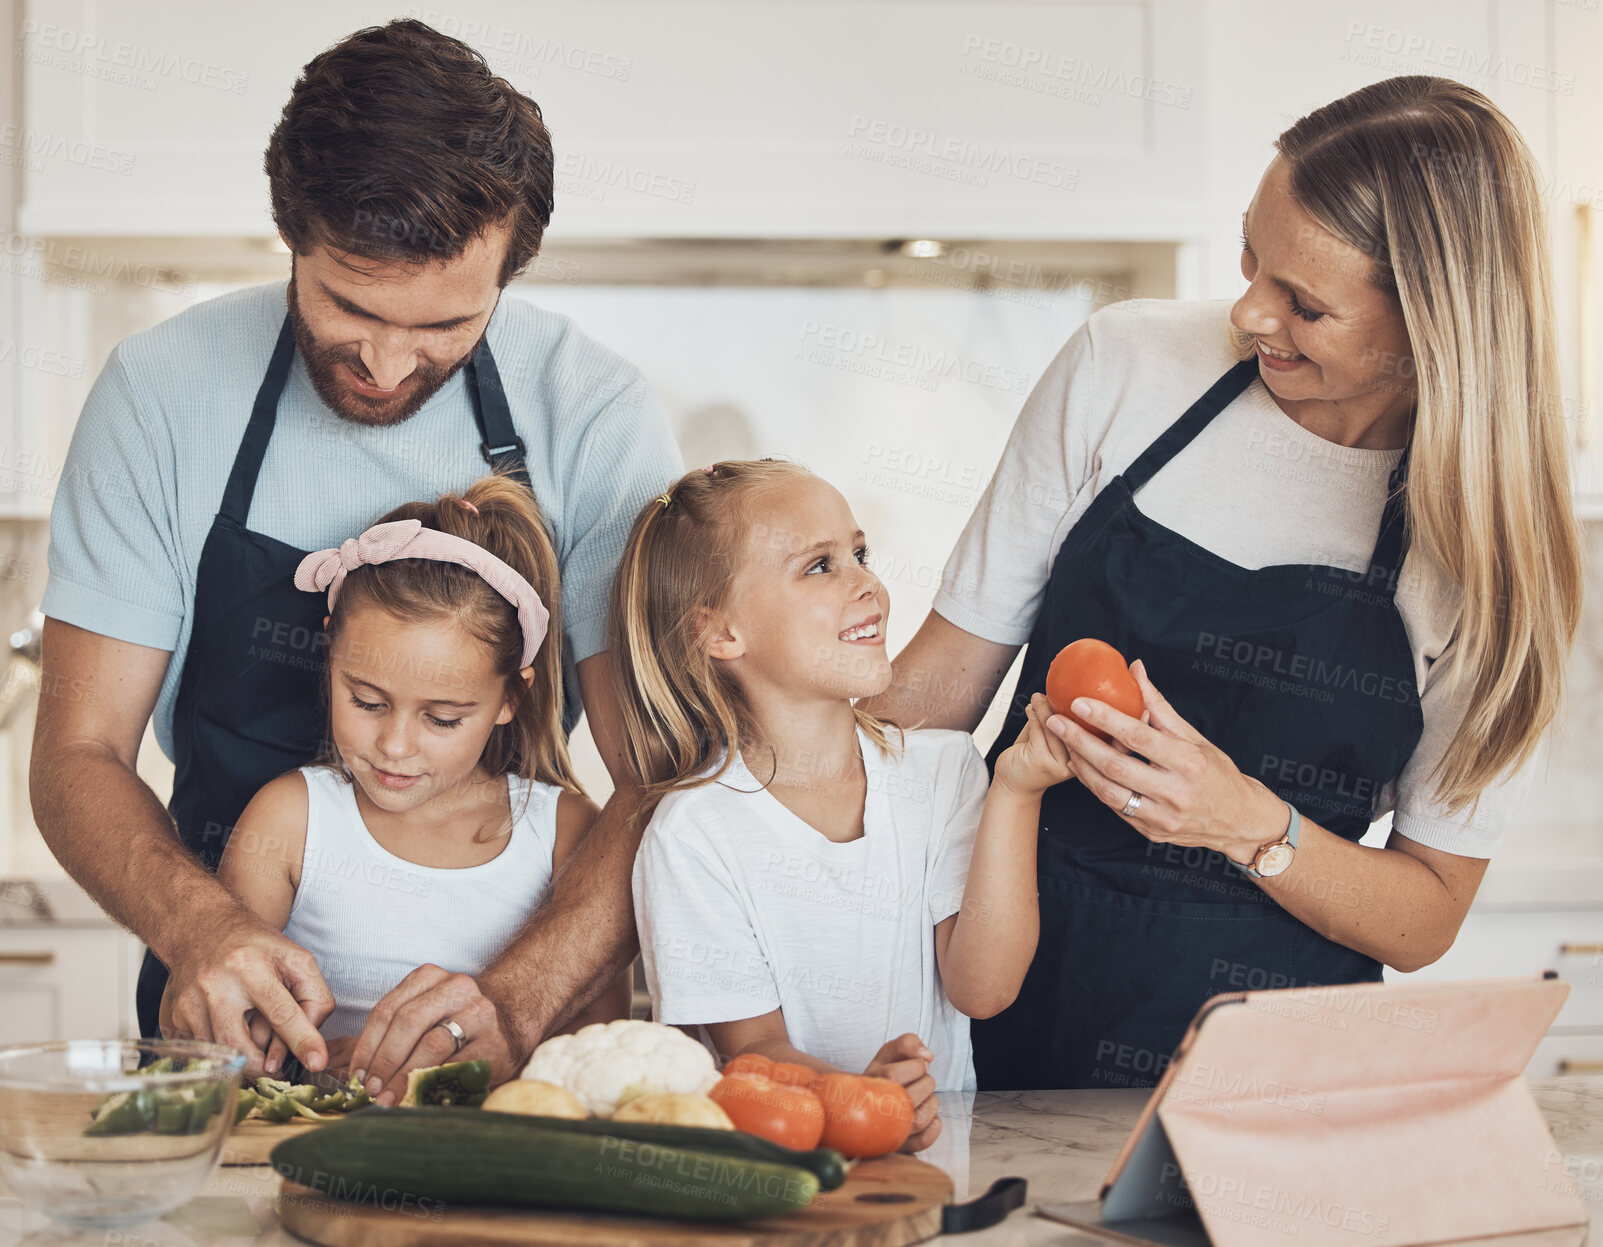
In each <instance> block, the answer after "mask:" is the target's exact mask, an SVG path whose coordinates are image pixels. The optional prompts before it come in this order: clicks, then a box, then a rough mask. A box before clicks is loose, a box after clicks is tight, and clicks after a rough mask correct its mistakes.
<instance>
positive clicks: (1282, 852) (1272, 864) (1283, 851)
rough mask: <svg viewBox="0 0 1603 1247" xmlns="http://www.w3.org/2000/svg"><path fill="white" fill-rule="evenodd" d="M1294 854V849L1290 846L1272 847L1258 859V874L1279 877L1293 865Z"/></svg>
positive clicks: (1278, 845) (1277, 845)
mask: <svg viewBox="0 0 1603 1247" xmlns="http://www.w3.org/2000/svg"><path fill="white" fill-rule="evenodd" d="M1292 853H1293V849H1292V847H1291V846H1290V845H1289V844H1272V845H1270V846H1269V847H1268V848H1267V849H1265V850H1264V851H1263V854H1262V855H1261V856H1260V857H1259V858H1258V873H1259V874H1260V875H1264V876H1266V877H1267V876H1269V875H1278V874H1279V873H1280V872H1281V871H1282V870H1284V869H1285V868H1286V867H1287V866H1290V865H1291V858H1292Z"/></svg>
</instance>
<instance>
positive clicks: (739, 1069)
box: [723, 1052, 774, 1078]
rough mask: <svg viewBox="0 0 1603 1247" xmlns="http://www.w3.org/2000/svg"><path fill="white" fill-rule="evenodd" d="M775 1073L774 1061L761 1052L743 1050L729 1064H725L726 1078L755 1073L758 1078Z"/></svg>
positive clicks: (769, 1076)
mask: <svg viewBox="0 0 1603 1247" xmlns="http://www.w3.org/2000/svg"><path fill="white" fill-rule="evenodd" d="M773 1073H774V1063H773V1061H771V1060H770V1059H769V1058H767V1057H765V1056H763V1054H762V1053H760V1052H742V1053H741V1054H740V1055H739V1056H737V1057H733V1058H732V1059H731V1060H730V1062H729V1064H728V1065H726V1066H724V1069H723V1074H724V1077H725V1078H740V1077H743V1076H751V1075H755V1076H756V1077H758V1078H771V1077H772V1076H773Z"/></svg>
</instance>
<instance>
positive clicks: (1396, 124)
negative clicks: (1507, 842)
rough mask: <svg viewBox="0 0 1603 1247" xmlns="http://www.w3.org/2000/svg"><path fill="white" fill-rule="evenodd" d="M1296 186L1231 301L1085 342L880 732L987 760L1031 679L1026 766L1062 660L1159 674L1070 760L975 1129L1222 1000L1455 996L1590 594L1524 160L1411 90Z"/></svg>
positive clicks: (1297, 161) (1298, 135)
mask: <svg viewBox="0 0 1603 1247" xmlns="http://www.w3.org/2000/svg"><path fill="white" fill-rule="evenodd" d="M1276 147H1277V151H1278V155H1277V156H1276V158H1275V159H1274V160H1273V162H1272V163H1271V164H1270V166H1269V168H1268V170H1267V171H1266V173H1265V174H1264V177H1263V181H1262V183H1261V184H1260V185H1259V187H1258V191H1257V194H1256V195H1255V196H1254V197H1253V200H1252V202H1251V204H1250V205H1249V206H1248V208H1247V211H1246V213H1245V214H1244V216H1243V228H1244V233H1243V239H1242V256H1241V268H1242V274H1243V276H1244V277H1245V278H1246V279H1247V282H1248V288H1247V291H1246V293H1245V294H1243V295H1242V296H1241V297H1240V298H1239V299H1238V300H1236V301H1235V303H1234V304H1233V305H1231V304H1228V303H1225V302H1219V303H1201V302H1199V303H1181V302H1156V301H1139V302H1135V303H1129V304H1122V305H1116V306H1114V307H1110V308H1107V309H1105V310H1103V311H1101V312H1099V313H1097V314H1096V315H1094V316H1092V317H1091V318H1090V320H1089V321H1088V322H1087V324H1086V325H1085V326H1084V327H1083V328H1082V329H1081V330H1079V331H1078V332H1077V333H1076V334H1075V335H1074V336H1073V337H1072V338H1071V339H1070V340H1069V342H1068V345H1067V346H1065V348H1064V349H1063V351H1062V352H1061V353H1060V354H1059V356H1058V358H1057V360H1056V361H1055V362H1054V363H1053V365H1052V366H1051V368H1050V369H1049V370H1048V371H1047V373H1046V374H1045V376H1044V377H1043V378H1042V380H1041V382H1040V384H1039V385H1038V386H1037V387H1036V390H1035V392H1034V393H1033V394H1032V395H1031V397H1030V399H1029V401H1028V402H1027V403H1026V405H1025V408H1024V410H1023V413H1022V414H1021V415H1020V417H1019V420H1018V423H1017V425H1016V426H1015V428H1014V430H1013V433H1012V436H1011V438H1010V440H1009V442H1008V445H1007V449H1006V450H1005V452H1004V453H1003V457H1002V462H1001V464H1000V466H999V468H998V470H997V473H996V476H995V478H994V479H993V481H992V482H991V484H990V486H989V488H988V489H987V491H986V494H985V497H984V498H983V500H982V501H981V503H980V506H979V509H978V510H977V512H976V514H975V515H974V517H973V518H972V519H971V520H970V522H969V524H968V526H967V528H966V529H965V531H964V533H963V536H962V537H961V538H960V540H959V542H958V545H957V548H956V549H955V550H954V552H953V554H952V557H951V559H950V561H949V562H948V564H947V567H946V574H945V578H944V582H943V587H942V589H941V592H940V593H939V594H938V595H937V597H936V599H935V609H934V610H933V611H932V612H931V613H930V615H929V617H928V618H927V619H926V620H925V622H924V624H923V626H922V627H921V628H920V630H919V632H918V634H917V635H916V636H915V637H914V638H913V640H912V642H911V643H910V644H909V645H908V646H907V648H906V649H905V650H904V651H903V652H902V653H901V654H900V655H898V657H897V659H896V662H895V665H894V667H895V683H894V684H893V686H892V688H891V690H890V691H889V692H887V693H886V694H884V695H883V696H882V697H880V698H877V699H875V701H874V703H873V704H872V705H871V706H870V707H868V708H869V709H871V710H872V712H873V713H875V714H878V715H880V716H882V717H887V718H890V719H893V720H896V721H899V722H903V723H909V724H911V723H919V722H922V723H923V724H925V725H929V726H942V727H963V728H967V729H970V730H972V728H973V727H974V726H975V725H976V724H977V723H978V721H979V719H980V717H981V715H982V713H983V712H984V710H985V707H986V705H987V704H988V703H989V702H990V700H991V698H992V696H993V695H994V694H995V692H996V689H997V686H998V685H999V683H1000V682H1001V678H1002V675H1003V673H1004V672H1005V671H1006V670H1007V668H1008V665H1009V663H1010V662H1011V661H1012V659H1013V657H1014V655H1015V654H1016V653H1017V652H1018V647H1019V645H1020V643H1021V642H1024V641H1026V640H1027V641H1028V647H1027V649H1026V651H1025V657H1024V662H1023V669H1022V673H1021V675H1020V679H1019V684H1018V688H1017V690H1016V693H1015V696H1014V699H1013V702H1012V710H1011V713H1010V714H1009V716H1008V720H1007V723H1006V724H1005V726H1004V727H1003V729H1002V732H1001V735H1000V736H999V737H998V744H1005V743H1006V742H1007V741H1010V740H1012V739H1013V738H1014V737H1015V736H1016V735H1017V734H1018V731H1019V727H1020V723H1021V721H1022V716H1023V708H1024V705H1025V704H1026V702H1027V700H1028V697H1029V695H1030V694H1031V693H1032V692H1035V691H1038V690H1040V689H1042V688H1043V686H1044V682H1045V676H1046V669H1047V665H1048V664H1049V662H1050V661H1051V659H1052V657H1053V655H1054V654H1056V653H1057V651H1058V650H1059V649H1060V648H1061V647H1062V646H1064V645H1066V644H1067V643H1069V642H1070V641H1073V640H1076V639H1078V638H1080V637H1086V636H1092V637H1100V638H1101V639H1103V640H1105V641H1108V642H1110V643H1112V644H1113V645H1114V646H1116V647H1117V648H1118V649H1119V650H1120V651H1121V652H1122V653H1123V654H1124V655H1125V656H1126V658H1128V659H1134V660H1136V661H1135V662H1134V663H1132V670H1133V672H1134V673H1135V674H1136V676H1137V678H1138V683H1139V684H1140V686H1141V689H1142V692H1143V695H1144V698H1145V702H1146V714H1145V715H1144V718H1145V720H1146V721H1145V722H1141V721H1138V720H1136V719H1132V718H1129V717H1127V716H1125V715H1123V714H1121V713H1119V712H1118V711H1116V710H1114V709H1112V708H1111V707H1109V706H1106V705H1104V704H1102V703H1100V702H1094V703H1089V704H1088V705H1087V706H1086V708H1085V709H1086V713H1085V714H1084V715H1083V717H1084V718H1085V719H1086V720H1087V721H1088V722H1089V723H1090V724H1091V725H1093V726H1095V727H1098V728H1101V729H1102V730H1103V731H1104V732H1106V733H1108V734H1109V735H1111V736H1112V738H1113V742H1114V743H1112V744H1105V743H1104V742H1103V741H1102V740H1100V739H1098V738H1097V737H1096V736H1094V735H1092V734H1090V733H1088V732H1086V731H1085V730H1083V729H1082V728H1080V727H1079V726H1078V725H1076V724H1074V723H1073V722H1071V721H1070V720H1069V719H1067V718H1065V717H1062V716H1055V717H1054V718H1053V720H1052V721H1051V722H1052V726H1053V730H1056V731H1059V732H1060V734H1061V735H1062V737H1063V739H1064V740H1065V741H1066V743H1067V744H1068V746H1069V749H1070V753H1071V756H1072V759H1073V763H1074V771H1075V775H1076V776H1077V778H1078V779H1079V781H1080V782H1078V783H1072V782H1071V783H1064V784H1061V785H1059V786H1058V787H1057V788H1054V789H1051V790H1050V791H1049V792H1048V793H1047V799H1046V801H1045V802H1044V803H1043V806H1042V815H1041V835H1040V846H1039V855H1038V860H1039V863H1040V865H1039V873H1040V895H1041V939H1040V946H1039V951H1038V952H1037V954H1036V957H1035V961H1034V963H1033V965H1032V966H1031V969H1030V972H1029V975H1028V976H1027V978H1026V980H1025V983H1024V986H1023V988H1022V989H1021V991H1020V994H1019V996H1018V998H1017V1000H1016V1001H1015V1002H1014V1003H1013V1004H1012V1005H1011V1006H1010V1007H1009V1008H1008V1009H1006V1010H1005V1011H1003V1012H1002V1013H1001V1014H1000V1015H999V1016H998V1017H996V1018H994V1019H992V1020H990V1021H987V1022H979V1023H976V1024H975V1026H974V1028H973V1034H974V1049H975V1053H974V1054H975V1065H976V1072H977V1075H978V1079H979V1085H980V1086H981V1088H984V1089H994V1088H1003V1087H1064V1086H1067V1087H1080V1086H1117V1085H1147V1084H1150V1083H1152V1082H1154V1081H1155V1080H1156V1079H1157V1078H1158V1077H1159V1076H1160V1075H1161V1073H1162V1070H1163V1067H1164V1066H1165V1065H1166V1064H1167V1061H1168V1058H1169V1054H1170V1052H1171V1051H1172V1049H1173V1048H1174V1046H1175V1044H1176V1043H1177V1042H1178V1040H1179V1039H1180V1037H1181V1035H1182V1034H1183V1033H1184V1030H1185V1027H1186V1025H1187V1023H1188V1022H1189V1021H1190V1019H1191V1017H1192V1016H1193V1014H1194V1013H1195V1011H1196V1009H1197V1007H1198V1005H1200V1004H1201V1003H1202V1001H1203V1000H1205V999H1206V998H1207V997H1209V996H1211V995H1214V994H1216V993H1218V992H1221V991H1230V990H1239V989H1242V988H1262V987H1278V986H1291V985H1303V984H1322V983H1339V982H1354V981H1364V980H1370V981H1373V980H1377V979H1379V978H1380V974H1381V966H1382V964H1385V965H1390V966H1393V967H1396V968H1397V969H1399V970H1412V969H1417V968H1418V967H1420V966H1424V965H1428V964H1429V963H1430V962H1432V961H1434V960H1435V959H1436V958H1438V957H1439V956H1441V954H1442V953H1443V952H1444V951H1446V949H1447V948H1448V947H1449V946H1451V944H1452V942H1453V939H1454V937H1455V936H1456V934H1457V932H1458V928H1459V925H1460V923H1461V922H1462V921H1463V918H1464V914H1465V911H1466V910H1467V909H1468V907H1469V904H1470V901H1471V900H1472V899H1473V897H1474V895H1475V890H1476V888H1477V886H1478V885H1479V883H1480V879H1481V875H1482V874H1483V872H1484V870H1485V867H1486V861H1487V859H1488V858H1489V857H1490V856H1491V855H1492V853H1493V851H1494V850H1495V848H1496V845H1497V841H1498V839H1499V837H1500V835H1501V834H1502V831H1503V830H1504V826H1505V823H1506V820H1507V815H1508V808H1509V803H1510V794H1509V793H1508V792H1507V791H1506V790H1505V789H1504V788H1503V787H1502V785H1500V784H1499V783H1497V782H1496V781H1499V780H1501V779H1503V778H1506V776H1507V774H1508V773H1509V772H1511V771H1512V770H1514V769H1515V768H1517V767H1518V766H1519V765H1520V764H1521V763H1522V762H1524V761H1525V760H1526V759H1528V758H1529V757H1530V755H1531V752H1532V750H1533V749H1534V747H1535V745H1536V742H1537V740H1538V738H1539V737H1540V735H1541V733H1542V731H1543V730H1544V729H1545V727H1546V726H1547V725H1548V723H1549V722H1550V721H1551V720H1552V718H1553V716H1554V713H1555V711H1556V708H1557V706H1558V703H1559V698H1560V691H1561V681H1562V678H1563V677H1562V672H1563V668H1564V662H1565V657H1566V655H1567V653H1568V650H1569V647H1570V644H1571V642H1572V640H1573V637H1574V632H1575V627H1576V623H1577V618H1578V614H1579V609H1580V597H1581V570H1580V560H1579V540H1578V533H1577V526H1576V523H1575V520H1574V518H1573V513H1572V510H1571V500H1570V489H1569V477H1568V469H1567V464H1566V460H1565V447H1564V433H1563V422H1562V415H1561V402H1560V392H1559V378H1558V364H1557V359H1556V350H1555V339H1554V329H1553V324H1552V300H1551V294H1550V287H1549V261H1548V255H1547V246H1546V239H1545V234H1544V226H1543V223H1542V222H1543V215H1542V203H1541V197H1540V194H1539V191H1538V175H1537V172H1536V169H1535V166H1534V162H1533V161H1532V158H1531V156H1530V153H1529V151H1528V150H1527V148H1526V147H1525V144H1524V143H1523V141H1522V140H1521V139H1520V137H1519V135H1518V133H1517V132H1516V131H1515V129H1514V128H1513V126H1512V125H1511V124H1510V123H1509V121H1508V120H1507V119H1506V118H1505V117H1504V116H1503V115H1502V114H1501V113H1500V112H1498V111H1497V109H1496V108H1494V107H1493V105H1492V104H1491V103H1490V102H1489V101H1488V100H1487V99H1486V98H1485V97H1484V96H1482V95H1481V94H1480V93H1478V92H1476V91H1474V90H1472V89H1470V88H1468V87H1465V86H1462V85H1460V84H1459V83H1456V82H1451V81H1447V80H1444V79H1440V78H1426V77H1405V78H1393V79H1390V80H1388V81H1385V82H1380V83H1376V84H1374V85H1372V86H1369V87H1365V88H1363V89H1362V90H1359V91H1356V92H1354V93H1353V94H1351V95H1349V96H1346V97H1345V98H1343V99H1340V100H1337V101H1335V102H1334V103H1332V104H1329V105H1326V106H1325V107H1323V108H1321V109H1319V110H1317V111H1315V112H1313V113H1311V114H1309V115H1308V116H1307V117H1304V118H1303V119H1302V120H1301V121H1299V122H1298V123H1297V124H1296V125H1294V126H1292V127H1291V129H1289V130H1288V131H1286V133H1285V134H1283V135H1281V137H1280V139H1279V140H1278V142H1277V144H1276ZM1243 357H1244V358H1243ZM1199 395H1200V396H1201V397H1199ZM1060 709H1063V708H1060ZM994 752H995V751H994V749H993V756H994ZM1389 810H1394V811H1395V817H1394V821H1393V828H1392V832H1391V835H1390V838H1389V840H1388V841H1387V843H1386V845H1385V847H1384V848H1368V847H1361V846H1360V845H1359V843H1358V841H1359V838H1360V837H1361V836H1362V835H1363V834H1364V832H1365V831H1366V830H1367V828H1368V827H1369V825H1370V823H1371V821H1372V820H1374V819H1375V818H1377V817H1379V816H1380V815H1382V814H1384V813H1386V812H1387V811H1389Z"/></svg>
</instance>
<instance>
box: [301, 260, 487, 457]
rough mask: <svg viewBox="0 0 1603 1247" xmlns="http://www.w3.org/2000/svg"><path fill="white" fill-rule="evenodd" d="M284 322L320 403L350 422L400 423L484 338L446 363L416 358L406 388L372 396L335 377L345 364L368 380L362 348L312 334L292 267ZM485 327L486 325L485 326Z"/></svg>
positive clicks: (432, 393) (431, 393)
mask: <svg viewBox="0 0 1603 1247" xmlns="http://www.w3.org/2000/svg"><path fill="white" fill-rule="evenodd" d="M289 326H290V332H291V333H293V334H294V335H295V349H296V350H297V351H299V352H300V353H301V359H303V360H304V361H305V362H306V372H307V375H308V376H310V377H311V379H312V388H313V389H314V390H316V391H317V396H318V397H319V398H320V399H322V400H323V404H324V406H326V407H327V408H328V409H329V410H330V411H332V412H333V413H334V414H335V415H336V416H338V417H339V418H340V419H342V420H349V421H350V422H351V423H352V424H365V425H368V426H369V427H372V428H383V427H385V426H387V425H391V424H400V423H401V421H403V420H405V419H407V418H409V417H411V416H413V415H416V414H417V411H418V409H419V408H421V407H422V406H423V404H424V403H426V402H428V401H429V399H431V398H433V397H434V396H435V394H437V393H439V390H440V387H441V386H443V385H444V384H445V383H446V382H447V381H449V380H450V379H451V378H452V377H454V376H456V374H457V372H458V371H459V370H460V369H461V368H462V366H463V365H464V364H466V363H467V362H468V360H470V359H472V358H473V352H474V351H476V350H478V349H479V342H482V341H484V335H483V334H480V335H479V342H475V343H474V344H473V345H472V347H470V348H469V349H468V351H467V353H466V354H465V355H463V356H462V358H461V359H459V360H457V361H456V363H454V364H451V365H450V366H449V367H443V366H441V365H439V364H428V363H425V364H419V365H418V366H417V368H416V369H415V370H414V371H413V373H412V374H411V376H409V377H407V379H406V380H405V381H403V382H402V383H401V384H402V385H403V386H404V387H405V388H404V389H403V390H401V391H400V392H398V393H397V394H396V395H395V396H394V397H393V398H373V397H370V396H369V395H366V394H362V393H359V392H357V391H356V390H355V389H353V388H351V386H350V384H349V382H348V381H345V380H344V379H342V378H341V377H340V373H341V371H342V370H343V369H344V368H345V367H346V366H349V367H351V368H353V369H355V370H356V375H357V376H359V377H361V378H362V379H363V380H364V381H367V382H368V383H369V384H372V383H373V379H372V377H371V376H369V375H368V371H367V368H366V367H365V366H364V365H363V364H362V355H361V351H360V350H358V348H357V347H355V346H354V345H345V346H324V345H322V344H321V343H320V342H318V341H317V339H316V338H314V337H313V336H312V330H311V327H310V326H309V325H308V324H307V323H306V322H305V321H304V320H302V319H301V311H300V306H299V304H298V303H297V301H296V296H295V274H294V271H293V269H292V270H291V272H290V278H289ZM485 328H486V330H488V328H489V327H488V326H486V327H485Z"/></svg>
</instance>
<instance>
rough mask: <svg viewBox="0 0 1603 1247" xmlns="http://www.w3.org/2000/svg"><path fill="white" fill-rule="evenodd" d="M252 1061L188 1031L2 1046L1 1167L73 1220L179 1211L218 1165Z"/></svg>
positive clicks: (39, 1205)
mask: <svg viewBox="0 0 1603 1247" xmlns="http://www.w3.org/2000/svg"><path fill="white" fill-rule="evenodd" d="M244 1067H245V1057H244V1056H243V1054H241V1053H239V1052H236V1051H235V1050H234V1049H232V1048H225V1047H223V1046H222V1045H220V1044H209V1043H196V1042H194V1041H192V1040H183V1039H133V1040H115V1039H114V1040H100V1039H92V1040H68V1041H67V1042H65V1043H45V1044H14V1045H11V1046H9V1047H0V1178H3V1179H4V1180H5V1182H6V1184H7V1185H8V1186H9V1187H10V1188H11V1190H12V1191H13V1192H14V1193H15V1194H16V1196H17V1198H18V1199H20V1200H21V1201H22V1202H23V1203H24V1204H26V1205H27V1206H28V1207H29V1208H32V1209H35V1210H37V1211H39V1212H42V1213H44V1214H46V1215H47V1216H49V1217H52V1218H54V1219H56V1220H58V1221H64V1222H66V1223H68V1224H69V1225H75V1226H93V1227H102V1226H117V1225H130V1224H133V1223H134V1222H137V1221H143V1220H146V1219H147V1218H150V1217H159V1216H161V1215H162V1214H163V1213H167V1212H171V1211H172V1210H173V1209H174V1208H177V1207H178V1206H179V1205H180V1204H183V1203H185V1202H187V1201H188V1200H189V1199H190V1198H191V1197H192V1196H194V1195H195V1194H196V1192H198V1191H199V1190H200V1188H201V1187H202V1186H203V1185H204V1184H205V1182H206V1179H207V1178H208V1177H209V1176H210V1175H211V1171H212V1169H213V1167H214V1166H215V1165H216V1164H217V1158H218V1156H219V1155H220V1154H221V1152H222V1147H223V1140H224V1139H225V1138H227V1137H228V1132H229V1130H230V1129H231V1128H232V1126H233V1124H234V1107H235V1104H236V1102H237V1098H238V1097H237V1096H236V1095H235V1088H236V1087H237V1086H238V1085H239V1075H240V1071H241V1070H243V1069H244Z"/></svg>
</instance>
